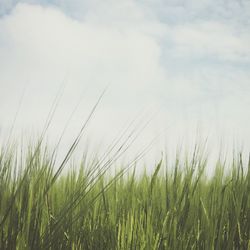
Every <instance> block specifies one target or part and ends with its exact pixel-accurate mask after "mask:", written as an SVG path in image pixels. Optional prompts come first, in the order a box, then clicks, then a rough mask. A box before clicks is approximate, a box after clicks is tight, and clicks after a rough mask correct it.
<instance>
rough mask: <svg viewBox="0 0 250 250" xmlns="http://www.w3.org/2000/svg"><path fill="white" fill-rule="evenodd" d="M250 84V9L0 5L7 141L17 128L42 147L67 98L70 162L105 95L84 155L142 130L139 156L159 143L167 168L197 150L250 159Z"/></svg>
mask: <svg viewBox="0 0 250 250" xmlns="http://www.w3.org/2000/svg"><path fill="white" fill-rule="evenodd" d="M249 80H250V1H248V0H238V1H235V0H227V1H225V0H216V1H215V0H189V1H185V0H180V1H179V0H146V1H141V0H126V1H125V0H119V1H117V0H116V1H115V0H107V1H101V0H91V1H90V0H60V1H59V0H23V1H21V0H20V1H18V0H0V135H1V140H5V139H6V138H7V137H8V135H9V133H10V131H11V127H12V124H13V121H14V120H15V127H14V132H13V134H12V136H13V137H18V136H20V135H21V134H22V135H24V137H25V138H30V139H32V138H34V135H37V134H39V133H40V131H42V128H43V126H44V123H45V121H46V118H47V116H48V113H49V111H50V109H51V107H52V105H53V102H54V100H55V97H56V96H57V95H58V93H62V94H61V98H60V101H59V104H58V108H57V110H56V113H55V115H54V117H53V122H52V124H51V126H50V128H49V131H48V138H49V141H50V142H51V144H53V143H55V142H56V141H57V140H58V138H59V137H60V134H61V133H62V131H63V130H64V128H65V124H67V121H68V120H70V122H69V124H68V125H67V131H66V132H65V135H64V138H63V143H62V151H63V149H65V150H67V147H68V145H70V143H71V142H72V140H73V139H74V136H75V135H76V134H77V132H78V131H79V129H80V127H81V125H82V124H83V122H84V120H85V119H86V118H87V116H88V114H89V112H90V111H91V108H92V107H93V105H95V103H96V101H97V99H98V98H99V96H100V94H101V93H102V91H103V90H104V89H106V88H107V90H106V92H105V94H104V96H103V98H102V100H101V102H100V104H99V106H98V108H97V110H96V111H95V114H94V116H93V117H92V120H91V122H90V123H89V125H88V128H87V130H86V135H85V137H84V138H83V140H82V145H86V144H89V145H91V144H93V145H94V146H93V147H98V148H99V149H100V151H102V150H103V148H105V147H106V146H107V145H109V143H110V142H111V141H112V139H113V138H117V133H118V134H119V131H122V129H124V128H126V126H127V125H128V124H129V123H130V121H134V120H135V121H134V122H135V123H134V125H133V126H132V129H133V128H136V131H137V132H138V133H139V132H140V134H139V136H138V138H137V139H136V141H135V142H134V143H133V144H134V147H132V148H131V150H130V151H131V152H130V153H129V154H130V155H133V156H134V155H136V154H137V152H140V150H142V148H143V147H144V146H146V145H148V144H149V143H150V141H151V140H152V138H155V137H156V136H158V138H159V139H157V140H156V143H155V144H154V149H153V151H154V153H155V154H157V156H156V157H155V158H153V159H157V160H158V159H159V157H161V151H164V150H166V151H167V150H168V151H169V152H170V154H171V153H173V152H174V150H176V148H177V147H180V145H181V146H183V145H184V147H187V148H188V147H190V148H191V146H190V145H193V144H194V142H195V141H196V140H197V138H199V139H198V140H208V141H209V143H208V144H209V150H211V149H215V148H216V149H221V147H223V148H224V150H225V152H229V151H230V150H231V149H232V148H236V149H237V150H238V149H240V150H241V149H244V150H245V151H247V152H249V151H250V131H249V127H250V112H249V107H250V81H249ZM16 114H17V115H16ZM149 120H150V122H149V124H147V121H149ZM136 124H137V125H136ZM128 133H129V132H128Z"/></svg>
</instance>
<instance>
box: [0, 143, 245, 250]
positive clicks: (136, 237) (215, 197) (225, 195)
mask: <svg viewBox="0 0 250 250" xmlns="http://www.w3.org/2000/svg"><path fill="white" fill-rule="evenodd" d="M67 157H68V156H66V157H65V159H64V160H63V161H62V164H61V165H60V166H59V167H58V166H54V165H55V154H53V152H50V150H48V149H47V148H46V147H42V146H41V143H38V144H37V145H36V146H33V147H30V148H29V149H28V150H27V151H25V153H24V152H23V153H18V152H17V149H15V147H12V148H11V147H2V148H1V152H0V249H149V250H151V249H152V250H153V249H218V250H220V249H250V235H249V234H250V197H249V195H250V164H248V166H243V165H244V164H243V163H242V159H241V158H242V157H241V155H240V154H239V155H238V157H237V158H235V160H234V162H233V163H232V166H230V169H231V170H230V172H227V173H225V170H224V169H225V167H226V166H225V165H224V164H223V163H221V162H220V161H218V163H217V165H216V168H215V169H216V170H215V172H214V175H213V177H211V178H206V176H205V174H204V170H205V169H206V167H207V164H206V160H205V159H203V158H202V157H200V156H199V153H198V150H195V151H194V154H193V157H192V158H190V159H189V160H187V159H181V158H179V157H178V156H176V159H175V163H174V164H172V165H168V164H167V163H166V161H165V160H164V159H163V160H162V161H160V162H159V163H158V164H157V165H156V166H155V170H154V172H153V174H151V175H147V174H142V175H140V176H137V175H136V174H135V172H134V164H132V165H128V166H126V165H125V166H117V167H118V168H117V169H120V170H119V171H118V170H117V171H116V174H115V175H114V176H110V175H109V174H108V172H107V170H108V169H109V168H110V166H111V162H110V161H109V160H107V161H105V160H101V159H100V160H99V161H97V160H96V159H95V161H93V162H92V163H91V162H90V161H88V162H87V161H84V160H83V161H82V162H79V164H76V163H74V164H73V163H72V164H71V166H69V170H68V171H67V172H66V173H65V174H61V171H62V169H63V168H64V166H65V164H66V162H67V160H68V158H67ZM129 168H130V171H129V172H127V170H128V169H129Z"/></svg>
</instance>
